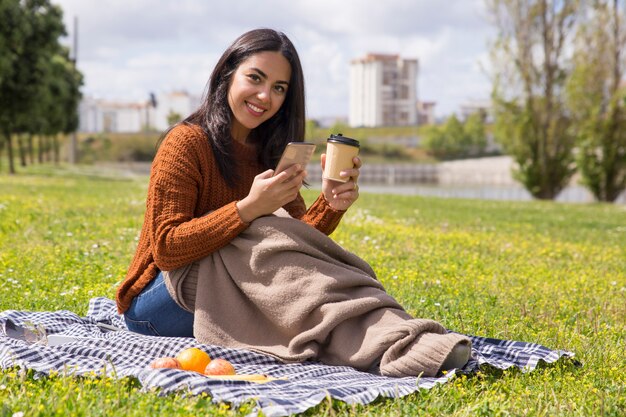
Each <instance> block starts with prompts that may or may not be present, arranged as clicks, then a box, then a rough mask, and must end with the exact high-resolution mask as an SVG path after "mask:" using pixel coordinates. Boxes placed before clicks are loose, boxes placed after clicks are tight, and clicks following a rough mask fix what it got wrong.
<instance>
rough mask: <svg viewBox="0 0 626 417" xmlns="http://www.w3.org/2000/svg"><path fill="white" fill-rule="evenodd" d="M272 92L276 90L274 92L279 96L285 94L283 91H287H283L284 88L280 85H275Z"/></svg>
mask: <svg viewBox="0 0 626 417" xmlns="http://www.w3.org/2000/svg"><path fill="white" fill-rule="evenodd" d="M274 90H276V92H277V93H280V94H284V93H285V91H287V90H286V89H285V87H284V86H282V85H280V84H279V85H277V86H275V87H274Z"/></svg>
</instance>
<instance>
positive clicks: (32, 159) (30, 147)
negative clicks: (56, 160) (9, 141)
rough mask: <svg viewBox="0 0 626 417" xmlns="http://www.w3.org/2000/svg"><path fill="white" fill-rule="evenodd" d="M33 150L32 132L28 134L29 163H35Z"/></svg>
mask: <svg viewBox="0 0 626 417" xmlns="http://www.w3.org/2000/svg"><path fill="white" fill-rule="evenodd" d="M34 154H35V150H34V147H33V134H32V133H29V134H28V160H29V162H30V164H31V165H33V164H34V163H35V155H34Z"/></svg>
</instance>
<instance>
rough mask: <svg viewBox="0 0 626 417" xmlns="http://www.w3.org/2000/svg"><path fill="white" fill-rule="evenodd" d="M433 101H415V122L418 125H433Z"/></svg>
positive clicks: (434, 104) (434, 121)
mask: <svg viewBox="0 0 626 417" xmlns="http://www.w3.org/2000/svg"><path fill="white" fill-rule="evenodd" d="M436 105H437V103H435V102H434V101H419V100H418V101H417V124H418V125H434V124H435V123H436V122H437V121H436V120H435V106H436Z"/></svg>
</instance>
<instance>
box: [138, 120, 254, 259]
mask: <svg viewBox="0 0 626 417" xmlns="http://www.w3.org/2000/svg"><path fill="white" fill-rule="evenodd" d="M198 134H199V133H198V132H197V131H196V132H194V131H193V130H191V129H190V128H181V129H178V130H172V131H171V132H170V134H169V136H168V137H167V138H166V140H165V141H164V142H163V143H162V144H161V147H160V148H159V152H158V153H157V157H156V159H155V164H154V165H153V170H152V174H151V179H150V186H149V191H148V200H147V203H146V204H147V208H146V216H147V217H148V219H149V222H148V224H147V226H148V227H149V235H150V239H151V240H152V245H151V246H152V248H153V249H152V250H153V257H154V261H155V263H156V265H157V266H158V267H159V269H160V270H162V271H168V270H172V269H176V268H179V267H181V266H183V265H187V264H189V263H191V262H193V261H196V260H199V259H202V258H204V257H206V256H208V255H209V254H211V253H212V252H214V251H216V250H217V249H219V248H221V247H223V246H225V245H226V244H228V243H229V242H230V241H231V240H232V239H233V238H234V237H235V236H237V235H238V234H239V233H240V232H241V231H242V230H244V229H245V228H246V227H247V226H248V225H247V224H246V223H245V222H243V220H242V219H241V217H240V216H239V212H238V210H237V207H236V205H235V204H236V201H232V202H230V203H227V204H226V205H224V206H222V207H219V208H217V209H215V210H213V211H210V212H209V213H208V214H206V213H198V212H197V210H198V199H199V195H200V190H201V189H202V186H203V184H204V181H203V175H206V172H203V169H202V166H203V165H202V164H201V162H200V158H201V157H202V151H201V150H200V149H199V148H198V142H199V141H198V138H197V135H198ZM220 184H221V182H220ZM212 192H216V193H217V192H220V190H217V189H216V190H212Z"/></svg>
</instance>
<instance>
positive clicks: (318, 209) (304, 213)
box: [284, 193, 345, 235]
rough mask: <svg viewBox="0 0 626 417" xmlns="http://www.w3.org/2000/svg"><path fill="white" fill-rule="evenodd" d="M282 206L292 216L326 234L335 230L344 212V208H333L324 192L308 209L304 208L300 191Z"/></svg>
mask: <svg viewBox="0 0 626 417" xmlns="http://www.w3.org/2000/svg"><path fill="white" fill-rule="evenodd" d="M284 208H285V210H287V211H288V212H289V214H291V216H292V217H295V218H297V219H300V220H302V221H303V222H305V223H307V224H310V225H311V226H313V227H315V228H316V229H317V230H319V231H320V232H322V233H325V234H326V235H330V234H331V233H332V232H334V231H335V229H336V228H337V226H338V225H339V222H340V221H341V218H342V217H343V214H344V213H345V210H335V209H334V208H332V207H331V206H330V204H328V201H326V199H325V198H324V194H321V193H320V195H319V197H317V200H315V201H314V202H313V204H311V206H310V207H309V209H308V210H307V209H306V204H305V202H304V199H303V198H302V195H301V194H300V193H298V196H297V197H296V199H295V200H294V201H292V202H291V203H289V204H287V205H286V206H285V207H284Z"/></svg>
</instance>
